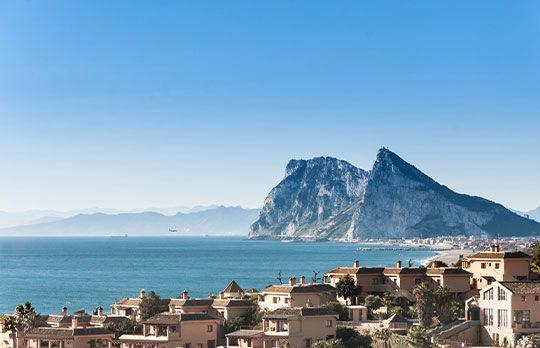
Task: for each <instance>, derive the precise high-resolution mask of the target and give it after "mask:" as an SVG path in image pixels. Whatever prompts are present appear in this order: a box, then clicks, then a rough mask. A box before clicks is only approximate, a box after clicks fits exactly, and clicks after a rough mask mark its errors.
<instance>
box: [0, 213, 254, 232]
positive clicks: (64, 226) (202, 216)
mask: <svg viewBox="0 0 540 348" xmlns="http://www.w3.org/2000/svg"><path fill="white" fill-rule="evenodd" d="M259 211H260V210H259V209H244V208H240V207H223V206H219V207H217V208H213V209H207V210H201V211H196V212H192V213H178V214H176V215H173V216H167V215H163V214H161V213H156V212H143V213H120V214H104V213H92V214H78V215H75V216H72V217H69V218H66V219H62V220H58V221H52V222H45V223H39V224H33V225H23V226H15V227H9V228H2V229H0V236H112V235H125V234H127V235H129V236H137V235H139V236H152V235H171V236H172V235H244V234H245V231H247V230H248V229H249V226H250V224H251V223H252V222H253V220H255V219H256V218H257V216H258V214H259ZM169 229H176V230H177V232H176V233H171V232H169Z"/></svg>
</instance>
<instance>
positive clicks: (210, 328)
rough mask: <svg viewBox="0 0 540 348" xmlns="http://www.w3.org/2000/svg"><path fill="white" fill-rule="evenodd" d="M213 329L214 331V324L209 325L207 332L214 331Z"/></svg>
mask: <svg viewBox="0 0 540 348" xmlns="http://www.w3.org/2000/svg"><path fill="white" fill-rule="evenodd" d="M212 331H214V325H208V326H207V327H206V332H212Z"/></svg>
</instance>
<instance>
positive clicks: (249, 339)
mask: <svg viewBox="0 0 540 348" xmlns="http://www.w3.org/2000/svg"><path fill="white" fill-rule="evenodd" d="M247 344H248V347H251V338H248V342H247Z"/></svg>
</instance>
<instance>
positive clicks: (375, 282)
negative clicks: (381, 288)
mask: <svg viewBox="0 0 540 348" xmlns="http://www.w3.org/2000/svg"><path fill="white" fill-rule="evenodd" d="M371 284H379V278H371Z"/></svg>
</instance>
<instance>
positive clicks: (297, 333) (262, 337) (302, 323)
mask: <svg viewBox="0 0 540 348" xmlns="http://www.w3.org/2000/svg"><path fill="white" fill-rule="evenodd" d="M337 318H338V315H337V314H335V313H334V312H332V311H330V310H328V309H325V308H306V307H296V308H290V307H284V308H279V309H276V310H274V311H272V312H270V313H267V314H266V315H265V316H264V317H263V327H262V329H260V330H238V331H235V332H231V333H229V334H227V335H226V337H227V347H240V348H278V347H280V346H282V345H285V344H286V343H290V345H291V346H292V347H296V348H309V347H311V346H312V345H313V344H314V343H315V342H318V341H321V340H326V339H330V338H335V337H336V322H337Z"/></svg>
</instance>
